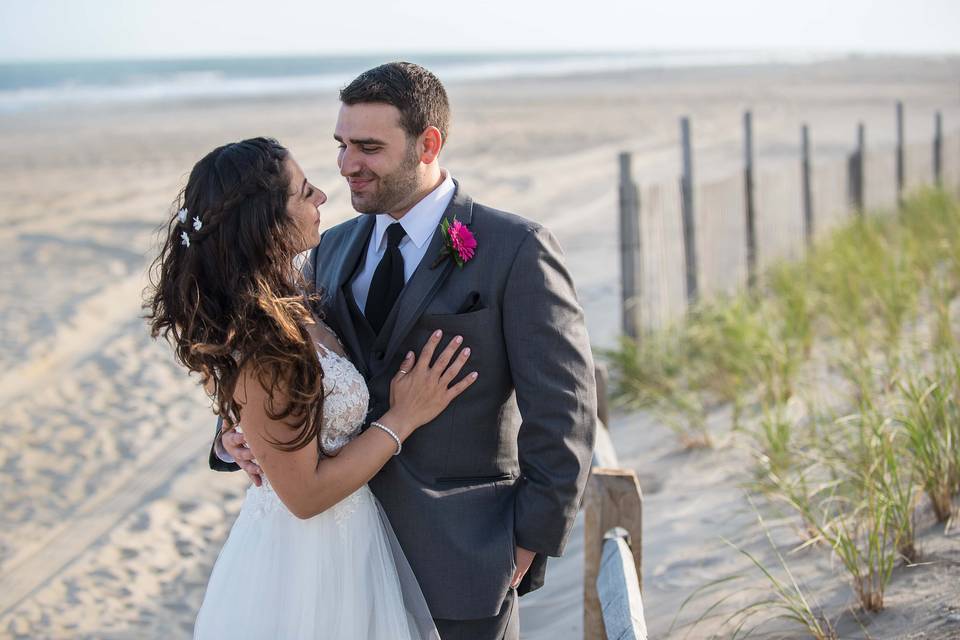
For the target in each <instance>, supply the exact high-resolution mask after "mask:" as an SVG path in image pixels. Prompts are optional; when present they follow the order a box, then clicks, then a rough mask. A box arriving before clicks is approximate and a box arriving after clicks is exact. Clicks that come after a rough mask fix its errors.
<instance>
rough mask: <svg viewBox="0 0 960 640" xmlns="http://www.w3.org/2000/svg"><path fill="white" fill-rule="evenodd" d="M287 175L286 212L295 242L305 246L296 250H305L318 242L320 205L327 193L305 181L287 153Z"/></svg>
mask: <svg viewBox="0 0 960 640" xmlns="http://www.w3.org/2000/svg"><path fill="white" fill-rule="evenodd" d="M283 164H284V168H285V169H286V171H287V175H288V176H290V188H289V193H290V197H289V198H288V199H287V214H288V215H289V216H290V219H291V220H292V221H293V224H294V226H295V227H296V231H297V232H298V233H297V234H295V235H296V236H297V238H296V239H297V242H302V243H303V244H304V245H305V246H301V247H299V248H298V251H301V252H302V251H307V250H308V249H312V248H313V247H315V246H317V245H318V244H319V243H320V211H319V208H320V205H322V204H323V203H324V202H326V201H327V195H326V194H325V193H324V192H323V191H320V189H317V188H316V187H315V186H313V185H312V184H310V183H309V182H308V181H307V178H306V176H304V175H303V169H301V168H300V165H299V164H297V161H296V160H294V159H293V156H292V155H288V156H287V159H286V160H284V161H283Z"/></svg>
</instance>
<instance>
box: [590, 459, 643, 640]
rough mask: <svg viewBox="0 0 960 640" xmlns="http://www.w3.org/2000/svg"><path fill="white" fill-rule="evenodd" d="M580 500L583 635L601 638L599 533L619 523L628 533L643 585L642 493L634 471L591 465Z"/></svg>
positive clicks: (596, 639) (600, 549) (602, 630)
mask: <svg viewBox="0 0 960 640" xmlns="http://www.w3.org/2000/svg"><path fill="white" fill-rule="evenodd" d="M584 504H585V506H586V513H585V514H584V531H583V544H584V568H583V573H584V576H583V578H584V580H583V590H584V593H583V637H584V638H585V640H605V639H606V637H607V636H606V632H605V631H604V627H603V612H602V610H601V607H600V596H599V594H598V593H597V576H598V575H599V573H600V559H601V557H602V554H603V537H604V535H606V533H607V532H608V531H610V530H611V529H613V528H614V527H623V528H624V529H626V531H627V533H629V534H630V539H631V545H630V551H631V553H632V555H633V562H634V566H635V567H636V570H637V578H638V580H639V581H640V585H641V588H642V585H643V571H642V553H641V551H642V549H643V544H642V541H643V528H642V525H643V494H642V492H641V491H640V483H639V482H638V481H637V474H636V473H635V472H634V471H633V470H625V469H606V468H601V467H597V468H594V469H593V470H592V471H591V474H590V479H589V480H588V481H587V493H586V496H585V498H584Z"/></svg>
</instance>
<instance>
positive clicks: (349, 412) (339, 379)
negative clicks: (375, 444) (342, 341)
mask: <svg viewBox="0 0 960 640" xmlns="http://www.w3.org/2000/svg"><path fill="white" fill-rule="evenodd" d="M317 355H318V356H319V357H320V363H321V365H322V366H323V387H324V389H325V390H326V396H325V397H324V399H323V431H322V436H323V448H324V450H325V451H330V452H336V451H339V450H340V448H341V447H342V446H343V445H345V444H347V443H348V442H350V439H351V438H353V437H354V436H355V435H357V433H358V432H359V431H360V427H361V426H362V425H363V420H364V418H366V417H367V408H368V405H369V404H370V392H369V390H368V389H367V383H366V381H365V380H364V379H363V376H362V375H361V374H360V372H359V371H357V368H356V367H354V366H353V363H352V362H350V361H349V360H347V359H346V358H345V357H343V356H341V355H340V354H338V353H336V352H334V351H331V350H329V349H327V348H326V347H324V346H320V348H319V349H317Z"/></svg>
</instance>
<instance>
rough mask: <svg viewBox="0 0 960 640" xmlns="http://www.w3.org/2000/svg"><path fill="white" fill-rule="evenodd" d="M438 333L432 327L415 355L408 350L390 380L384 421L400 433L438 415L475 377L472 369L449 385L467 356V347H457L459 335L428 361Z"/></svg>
mask: <svg viewBox="0 0 960 640" xmlns="http://www.w3.org/2000/svg"><path fill="white" fill-rule="evenodd" d="M442 337H443V332H442V331H440V330H439V329H438V330H437V331H434V332H433V334H432V335H431V336H430V338H429V339H428V340H427V343H426V344H425V345H424V346H423V349H422V350H421V351H420V357H419V358H415V357H414V354H413V352H412V351H411V352H409V353H408V354H407V356H406V357H405V358H404V359H403V362H402V363H401V364H400V370H399V371H397V374H396V375H395V376H394V377H393V380H391V382H390V411H389V412H388V414H389V416H390V417H389V419H388V417H387V416H386V415H385V416H384V422H386V423H387V425H388V426H390V427H392V428H395V429H400V430H401V431H403V432H404V433H402V437H406V436H408V435H410V434H411V433H413V432H414V431H415V430H416V429H417V428H419V427H421V426H423V425H425V424H427V423H428V422H430V421H431V420H433V419H434V418H436V417H437V416H438V415H440V412H442V411H443V410H444V409H446V408H447V406H448V405H449V404H450V402H451V401H452V400H453V399H454V398H456V397H457V396H459V395H460V394H461V393H463V392H464V391H465V390H466V389H467V387H469V386H470V385H471V384H473V383H474V382H475V381H476V379H477V376H478V374H477V372H476V371H474V372H472V373H471V374H470V375H468V376H466V377H464V378H463V380H461V381H460V382H458V383H457V384H455V385H453V386H450V383H451V382H452V381H453V379H454V378H456V377H457V374H459V373H460V371H461V370H462V369H463V366H464V365H465V364H466V363H467V359H468V358H469V357H470V348H469V347H467V348H464V349H462V350H461V349H460V345H461V344H462V343H463V338H462V337H460V336H456V337H455V338H454V339H453V340H451V341H450V344H448V345H447V347H446V348H445V349H444V350H443V351H442V352H441V353H440V355H439V356H437V361H436V362H434V363H433V365H432V366H431V365H430V362H431V360H433V355H434V352H435V351H436V349H437V346H438V345H439V344H440V338H442ZM458 350H459V353H457V351H458ZM391 423H392V424H391Z"/></svg>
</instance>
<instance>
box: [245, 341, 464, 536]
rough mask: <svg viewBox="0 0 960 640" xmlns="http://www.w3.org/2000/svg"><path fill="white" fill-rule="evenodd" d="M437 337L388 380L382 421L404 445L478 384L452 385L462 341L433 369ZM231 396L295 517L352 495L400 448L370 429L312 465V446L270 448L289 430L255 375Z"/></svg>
mask: <svg viewBox="0 0 960 640" xmlns="http://www.w3.org/2000/svg"><path fill="white" fill-rule="evenodd" d="M440 335H441V334H440V332H435V333H434V334H433V335H432V336H431V337H430V339H429V340H428V341H427V344H426V345H425V346H424V348H423V350H422V351H421V353H420V357H419V358H418V359H415V358H414V356H413V353H409V354H407V357H406V358H405V359H404V361H403V364H401V370H404V371H407V373H406V374H404V373H400V372H398V373H397V374H396V375H395V376H394V378H393V381H392V382H391V383H390V409H389V410H388V411H387V412H386V413H385V414H384V415H383V416H382V417H380V419H379V422H382V423H383V424H384V425H386V426H387V427H390V428H391V429H392V430H393V431H394V432H396V434H397V435H398V436H399V437H400V439H401V441H402V440H406V438H407V437H409V436H410V434H411V433H413V432H414V431H415V430H416V429H417V428H418V427H420V426H422V425H424V424H426V423H427V422H430V421H431V420H433V419H434V418H435V417H436V416H437V415H439V414H440V412H441V411H443V409H445V408H446V406H447V405H448V404H449V403H450V401H451V400H453V399H454V398H455V397H457V396H458V395H460V394H461V393H462V392H463V391H464V390H466V388H467V387H469V386H470V385H471V384H472V383H473V382H474V381H475V380H476V377H477V376H476V373H474V374H472V375H469V376H466V377H465V378H464V379H463V380H461V381H460V382H459V383H457V384H456V385H454V386H453V387H450V386H449V385H450V382H451V381H452V380H453V379H454V378H455V377H456V376H457V374H458V373H459V372H460V370H461V369H462V368H463V365H464V364H465V363H466V361H467V358H468V357H469V351H470V350H469V349H463V350H462V351H460V353H459V355H457V356H456V357H454V355H455V354H456V352H457V350H458V349H459V348H460V343H461V342H462V340H460V339H454V340H452V341H451V342H450V345H448V346H447V348H446V349H444V351H443V353H441V354H440V355H439V356H438V357H437V361H436V362H435V363H434V364H433V366H432V367H431V366H430V361H431V360H432V359H433V354H434V350H435V349H436V347H437V344H438V343H439V342H440ZM458 338H459V336H458ZM448 365H449V366H448ZM236 399H237V402H239V403H240V404H242V405H243V431H244V434H245V436H246V441H247V443H248V445H249V446H250V449H251V450H252V451H253V454H254V456H255V457H256V460H257V462H258V463H259V464H260V468H261V469H263V472H264V473H265V474H266V476H267V477H268V478H269V479H270V484H271V485H273V488H274V490H275V491H276V492H277V495H278V496H279V497H280V500H281V501H283V503H284V505H286V507H287V508H288V509H289V510H290V512H291V513H293V514H294V515H295V516H297V517H298V518H303V519H306V518H311V517H313V516H315V515H317V514H318V513H322V512H323V511H325V510H327V509H329V508H330V507H332V506H333V505H335V504H337V503H338V502H340V501H341V500H343V499H344V498H346V497H347V496H349V495H350V494H352V493H353V492H354V491H356V490H357V489H359V488H360V487H361V486H362V485H364V484H365V483H366V482H368V481H369V480H370V479H371V478H372V477H373V476H374V475H376V473H377V472H378V471H379V470H380V468H381V467H383V465H384V464H386V462H387V461H388V460H389V459H390V458H391V456H393V454H394V452H395V451H396V448H397V445H396V443H395V442H394V441H393V439H392V438H391V437H390V436H389V435H387V433H385V432H384V431H383V430H381V429H376V428H374V429H368V430H367V431H366V432H364V433H363V434H361V435H360V436H358V437H356V438H354V439H353V440H351V441H350V442H349V443H348V444H346V445H345V446H344V447H343V448H342V449H340V451H339V453H338V454H337V455H336V456H334V457H330V458H324V459H323V460H322V461H320V463H319V464H317V459H318V452H317V447H316V446H315V444H314V443H311V444H309V445H307V446H306V447H303V448H301V449H298V450H297V451H282V450H280V449H278V448H276V447H275V446H274V445H273V444H271V441H279V442H286V441H288V440H290V438H291V436H292V435H293V432H292V430H291V429H290V427H289V426H287V425H286V424H284V423H283V422H281V421H278V420H272V419H270V417H269V416H268V415H267V411H266V407H267V403H268V401H269V396H268V394H267V391H266V389H264V388H263V386H262V385H261V384H260V383H259V381H258V380H257V377H256V376H255V375H253V373H252V370H250V371H248V370H244V371H243V372H242V373H241V377H240V380H239V381H238V384H237V393H236ZM282 402H283V398H278V404H281V403H282Z"/></svg>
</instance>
